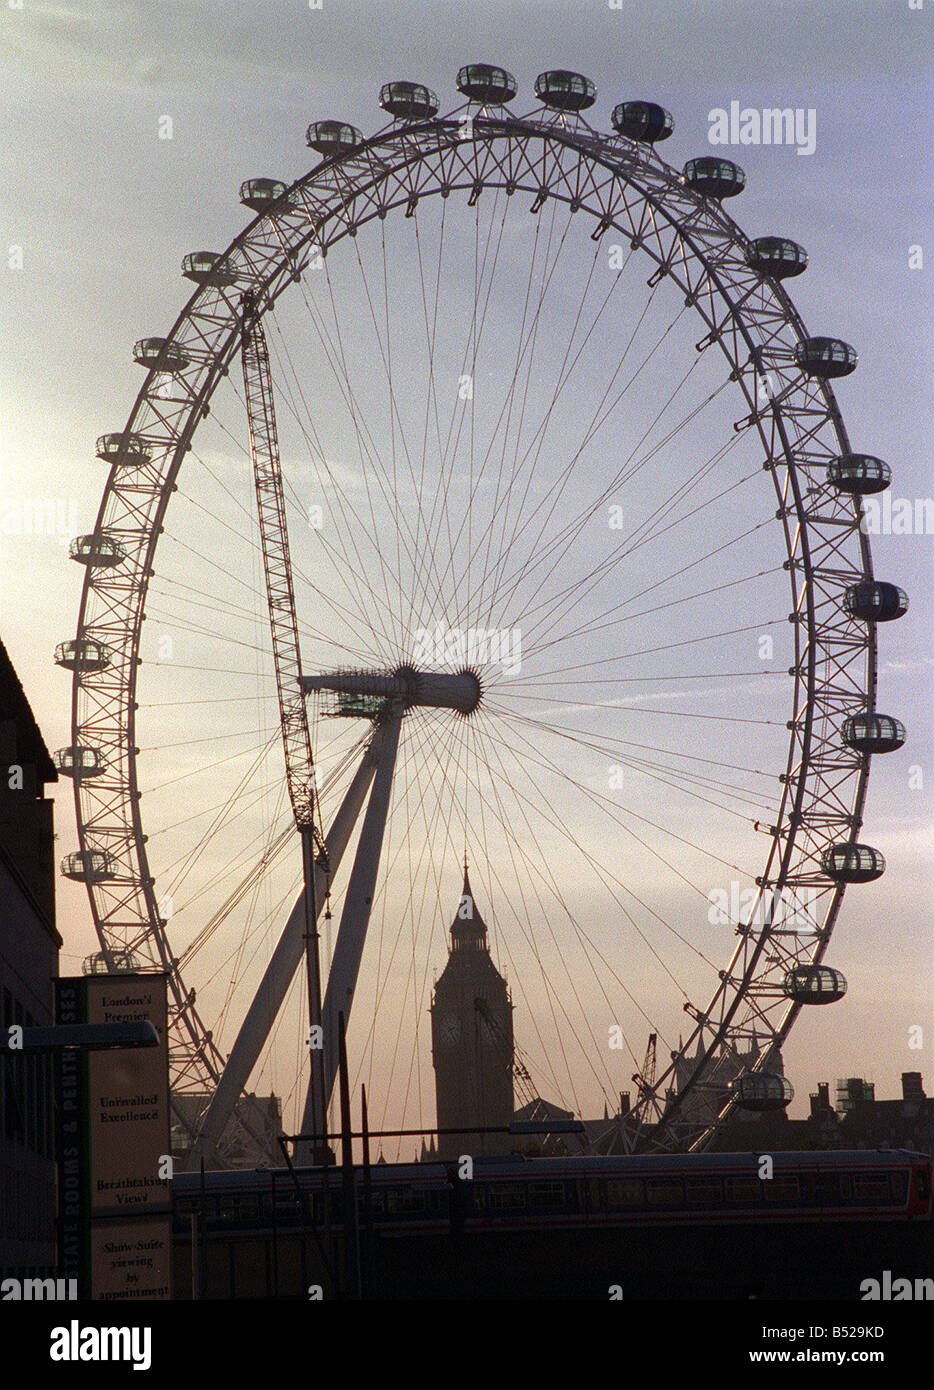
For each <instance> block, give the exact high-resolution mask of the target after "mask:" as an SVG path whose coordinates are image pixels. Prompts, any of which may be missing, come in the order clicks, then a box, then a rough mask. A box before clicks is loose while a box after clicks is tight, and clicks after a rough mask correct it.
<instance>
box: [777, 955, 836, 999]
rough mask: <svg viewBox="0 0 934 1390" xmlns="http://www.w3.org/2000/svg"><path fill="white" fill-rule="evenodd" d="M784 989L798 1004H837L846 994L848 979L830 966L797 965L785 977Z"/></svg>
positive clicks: (788, 996)
mask: <svg viewBox="0 0 934 1390" xmlns="http://www.w3.org/2000/svg"><path fill="white" fill-rule="evenodd" d="M783 988H784V992H785V995H786V996H787V998H789V999H793V1000H794V1001H795V1003H796V1004H836V1002H837V1000H838V999H842V998H843V996H844V994H846V979H845V978H844V976H843V975H841V973H840V971H839V970H832V969H831V968H830V966H829V965H795V966H792V968H791V970H789V971H788V973H787V975H786V976H785V981H784V985H783Z"/></svg>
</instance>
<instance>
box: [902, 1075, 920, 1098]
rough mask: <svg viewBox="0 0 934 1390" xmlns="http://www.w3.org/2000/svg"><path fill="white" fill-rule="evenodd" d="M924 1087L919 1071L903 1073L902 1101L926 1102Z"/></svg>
mask: <svg viewBox="0 0 934 1390" xmlns="http://www.w3.org/2000/svg"><path fill="white" fill-rule="evenodd" d="M924 1099H925V1095H924V1086H923V1085H922V1083H921V1073H920V1072H919V1071H903V1072H902V1100H924Z"/></svg>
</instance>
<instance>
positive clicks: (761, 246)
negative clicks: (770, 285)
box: [746, 236, 808, 280]
mask: <svg viewBox="0 0 934 1390" xmlns="http://www.w3.org/2000/svg"><path fill="white" fill-rule="evenodd" d="M807 263H808V253H807V252H806V251H805V249H804V247H803V246H799V245H798V243H797V242H796V241H790V240H789V239H788V237H783V236H760V237H757V238H756V240H755V241H751V242H750V243H749V246H748V248H747V250H746V264H747V265H748V266H749V267H750V268H751V269H752V270H757V271H758V272H759V274H760V275H767V276H768V278H769V279H770V280H788V279H790V278H791V276H793V275H800V274H801V272H802V271H804V270H806V269H807Z"/></svg>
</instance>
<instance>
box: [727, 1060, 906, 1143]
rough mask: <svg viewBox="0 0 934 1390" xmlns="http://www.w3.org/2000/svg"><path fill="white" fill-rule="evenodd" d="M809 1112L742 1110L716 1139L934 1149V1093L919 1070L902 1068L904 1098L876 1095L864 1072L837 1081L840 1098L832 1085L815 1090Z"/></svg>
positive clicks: (746, 1141)
mask: <svg viewBox="0 0 934 1390" xmlns="http://www.w3.org/2000/svg"><path fill="white" fill-rule="evenodd" d="M810 1101H811V1108H810V1114H809V1115H808V1117H807V1119H805V1120H790V1119H789V1118H788V1116H787V1115H786V1114H785V1112H784V1110H782V1111H778V1112H773V1113H771V1114H764V1115H743V1116H737V1117H735V1118H733V1119H731V1120H729V1121H728V1122H727V1123H726V1124H725V1125H724V1126H723V1128H722V1129H721V1131H720V1132H719V1134H718V1135H717V1137H716V1140H715V1142H714V1145H713V1147H714V1149H716V1150H718V1151H719V1152H720V1153H730V1152H732V1151H734V1150H744V1149H749V1148H755V1149H762V1150H765V1149H769V1148H773V1149H913V1150H914V1151H915V1152H917V1153H924V1154H932V1155H934V1098H932V1097H930V1096H926V1095H925V1093H924V1085H923V1082H922V1077H921V1074H920V1072H914V1071H907V1072H903V1073H902V1095H901V1099H900V1100H876V1098H875V1088H874V1087H873V1086H872V1085H871V1084H870V1083H868V1082H866V1081H864V1080H863V1079H862V1077H852V1076H851V1077H847V1078H846V1079H845V1080H843V1081H839V1082H838V1083H837V1104H836V1107H834V1106H833V1105H832V1104H831V1100H830V1085H829V1083H828V1082H826V1081H821V1082H819V1084H818V1087H817V1090H816V1091H814V1092H812V1094H811V1097H810Z"/></svg>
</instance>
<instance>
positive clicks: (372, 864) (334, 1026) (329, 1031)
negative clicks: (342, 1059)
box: [302, 704, 402, 1134]
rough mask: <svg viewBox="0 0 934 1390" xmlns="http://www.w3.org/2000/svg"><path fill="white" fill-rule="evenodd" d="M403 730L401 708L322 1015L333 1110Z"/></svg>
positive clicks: (305, 1125) (389, 719)
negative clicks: (343, 1031)
mask: <svg viewBox="0 0 934 1390" xmlns="http://www.w3.org/2000/svg"><path fill="white" fill-rule="evenodd" d="M401 727H402V709H401V707H400V706H399V705H398V704H396V705H395V706H394V707H393V708H391V709H390V710H389V712H388V713H387V715H386V716H385V719H384V722H383V724H382V725H381V729H382V735H383V739H382V749H381V751H380V755H379V766H378V767H377V769H376V776H375V777H374V779H373V790H372V791H371V793H370V800H369V804H368V806H367V808H366V815H365V816H364V819H363V829H362V831H361V832H360V842H359V844H358V845H357V854H356V857H355V859H354V866H353V871H352V873H351V875H350V883H349V884H348V886H347V895H346V897H345V898H344V910H343V912H342V913H341V924H340V928H339V930H338V933H337V941H336V942H335V945H334V955H333V957H332V959H331V969H330V973H329V974H328V984H327V990H326V992H325V996H324V1004H323V1006H322V1009H321V1020H322V1029H323V1033H324V1040H323V1041H324V1067H323V1071H324V1103H325V1107H327V1104H328V1101H329V1100H330V1098H331V1091H332V1090H333V1087H334V1078H335V1076H336V1075H337V1059H338V1015H339V1014H341V1013H342V1014H343V1015H344V1025H345V1027H346V1026H347V1025H348V1024H349V1022H350V1009H351V1005H352V1004H353V996H354V990H355V989H356V986H357V976H358V974H359V973H360V959H361V956H362V955H363V943H364V941H365V940H366V932H367V927H368V926H369V922H370V911H371V909H372V906H373V895H374V893H375V892H376V875H377V872H378V870H379V860H380V855H381V853H382V848H383V835H384V833H385V830H386V818H387V816H388V814H389V798H390V795H391V792H392V778H393V773H394V771H395V766H396V753H397V752H398V748H399V731H400V729H401ZM312 1099H313V1097H312V1086H311V1083H310V1082H309V1087H308V1094H307V1097H306V1100H305V1113H304V1115H303V1117H302V1133H303V1134H310V1133H312V1132H313V1130H314V1107H313V1104H312Z"/></svg>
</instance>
